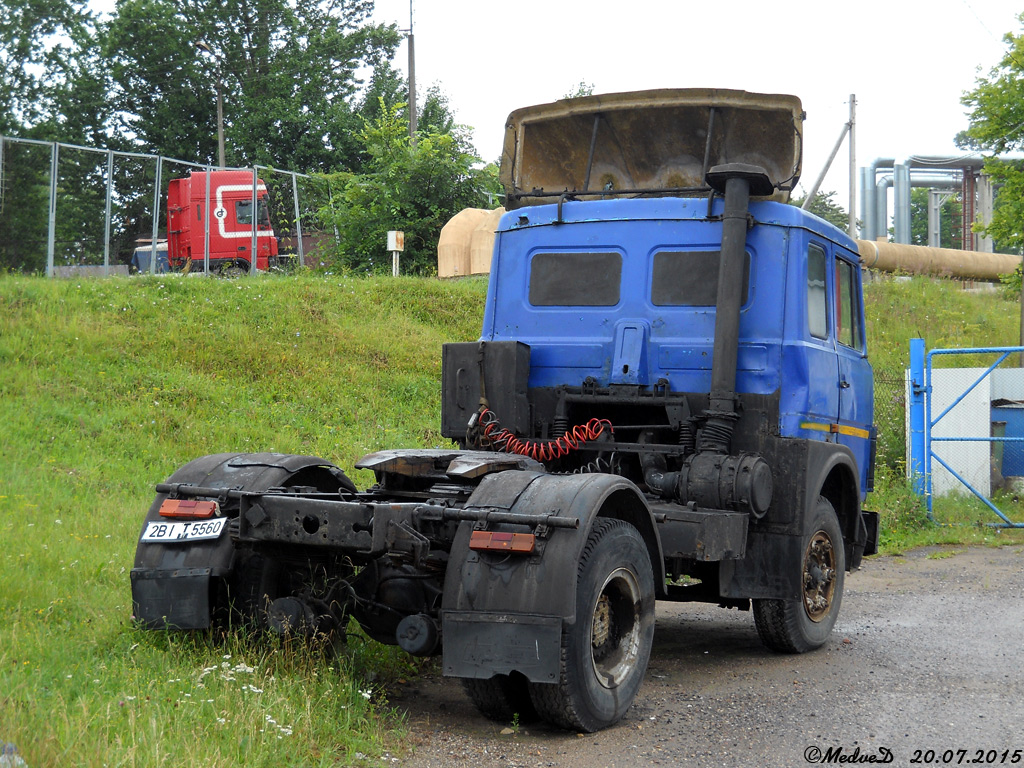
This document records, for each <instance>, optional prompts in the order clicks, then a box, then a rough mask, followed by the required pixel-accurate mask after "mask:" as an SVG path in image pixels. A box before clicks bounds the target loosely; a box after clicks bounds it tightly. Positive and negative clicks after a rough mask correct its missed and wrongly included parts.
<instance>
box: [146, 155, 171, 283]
mask: <svg viewBox="0 0 1024 768" xmlns="http://www.w3.org/2000/svg"><path fill="white" fill-rule="evenodd" d="M163 169H164V159H163V157H158V158H157V159H156V180H155V181H154V182H153V243H152V246H151V250H150V252H149V253H150V255H149V274H151V275H155V274H156V259H157V252H158V249H157V247H156V237H157V235H158V234H160V182H161V179H160V176H161V174H162V172H163ZM170 255H171V253H170V251H168V252H167V256H168V258H170Z"/></svg>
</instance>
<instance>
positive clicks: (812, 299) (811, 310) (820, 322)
mask: <svg viewBox="0 0 1024 768" xmlns="http://www.w3.org/2000/svg"><path fill="white" fill-rule="evenodd" d="M825 266H826V261H825V251H824V250H823V249H822V248H821V246H818V245H813V244H812V245H811V246H810V247H809V248H808V249H807V327H808V328H809V329H810V331H811V336H814V337H815V338H818V339H827V338H828V311H827V307H828V304H827V302H826V299H825Z"/></svg>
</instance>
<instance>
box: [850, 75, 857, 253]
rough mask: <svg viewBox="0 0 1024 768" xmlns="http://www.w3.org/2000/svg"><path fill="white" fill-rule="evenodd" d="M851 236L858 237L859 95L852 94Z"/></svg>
mask: <svg viewBox="0 0 1024 768" xmlns="http://www.w3.org/2000/svg"><path fill="white" fill-rule="evenodd" d="M849 211H850V220H849V224H850V227H849V234H850V237H853V238H856V237H857V95H856V94H853V93H851V94H850V207H849Z"/></svg>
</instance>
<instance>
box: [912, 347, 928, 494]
mask: <svg viewBox="0 0 1024 768" xmlns="http://www.w3.org/2000/svg"><path fill="white" fill-rule="evenodd" d="M925 394H926V387H925V378H924V339H911V340H910V467H909V469H910V479H911V481H912V482H913V485H914V493H917V494H918V495H920V496H924V495H925V494H926V493H927V491H928V488H927V482H926V471H925V466H926V463H925V453H926V450H927V446H926V445H925Z"/></svg>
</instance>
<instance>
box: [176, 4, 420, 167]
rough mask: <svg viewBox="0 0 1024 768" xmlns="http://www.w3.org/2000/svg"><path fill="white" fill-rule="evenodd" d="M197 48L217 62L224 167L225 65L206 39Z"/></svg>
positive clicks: (219, 149) (219, 158) (219, 138)
mask: <svg viewBox="0 0 1024 768" xmlns="http://www.w3.org/2000/svg"><path fill="white" fill-rule="evenodd" d="M410 2H411V0H410ZM196 48H198V49H199V50H201V51H206V52H207V53H208V54H210V55H211V56H213V60H214V61H215V62H216V63H217V161H218V163H219V164H220V167H221V168H222V169H223V168H226V167H227V166H226V165H225V164H224V65H223V62H222V61H221V59H220V56H219V55H217V53H216V52H215V51H214V50H213V48H211V47H210V45H209V44H208V43H207V42H205V41H204V40H200V41H198V42H197V43H196Z"/></svg>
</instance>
